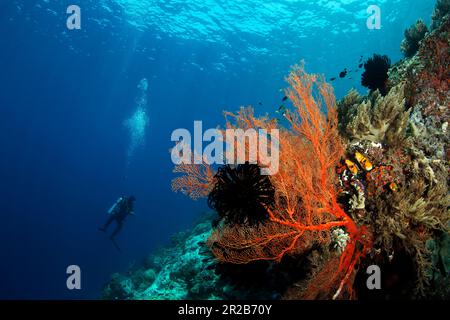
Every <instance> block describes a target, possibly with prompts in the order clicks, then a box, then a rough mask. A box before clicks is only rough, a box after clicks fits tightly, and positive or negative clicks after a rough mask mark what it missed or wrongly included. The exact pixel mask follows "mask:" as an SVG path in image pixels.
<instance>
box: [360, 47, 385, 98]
mask: <svg viewBox="0 0 450 320" xmlns="http://www.w3.org/2000/svg"><path fill="white" fill-rule="evenodd" d="M390 67H391V59H389V57H388V56H386V55H384V56H382V55H379V54H374V55H373V57H372V58H369V59H368V60H367V61H366V62H365V63H364V69H365V71H364V73H363V74H362V78H361V84H362V85H363V86H364V87H366V88H369V89H370V90H372V91H374V90H377V89H378V90H380V93H381V94H382V95H383V96H384V95H386V82H387V80H388V71H389V68H390Z"/></svg>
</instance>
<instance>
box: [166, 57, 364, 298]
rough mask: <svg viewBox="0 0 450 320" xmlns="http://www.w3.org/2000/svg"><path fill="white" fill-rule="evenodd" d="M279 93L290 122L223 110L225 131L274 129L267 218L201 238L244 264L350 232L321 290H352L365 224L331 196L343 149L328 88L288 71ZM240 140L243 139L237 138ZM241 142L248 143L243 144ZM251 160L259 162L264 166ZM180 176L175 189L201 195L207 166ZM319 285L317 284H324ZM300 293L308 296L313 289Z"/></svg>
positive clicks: (208, 176) (225, 258) (223, 257)
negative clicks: (274, 164)
mask: <svg viewBox="0 0 450 320" xmlns="http://www.w3.org/2000/svg"><path fill="white" fill-rule="evenodd" d="M287 81H288V83H289V84H290V88H289V89H288V90H287V92H286V94H287V96H288V97H289V98H290V100H291V102H292V104H293V107H294V108H293V109H292V110H290V111H287V112H286V115H285V117H286V119H287V121H288V123H289V124H290V126H289V128H287V129H285V128H281V127H279V125H278V123H277V122H276V121H275V120H273V119H269V118H268V117H267V116H266V117H261V118H257V117H255V116H254V113H253V110H252V109H251V108H242V109H241V110H240V111H239V112H238V113H236V114H233V113H228V112H227V113H225V115H226V117H227V118H232V119H233V120H234V122H231V121H227V129H231V128H239V129H243V130H246V129H249V128H253V129H266V130H267V131H269V130H271V129H279V131H280V134H279V157H280V161H279V162H280V165H279V170H278V172H277V173H276V174H274V175H272V176H270V181H271V183H272V185H273V186H274V189H275V203H274V205H273V206H271V208H267V212H268V216H269V218H268V219H267V221H265V222H263V223H261V224H257V225H247V224H242V225H236V224H235V225H230V224H221V225H219V226H218V227H217V228H216V229H215V230H214V231H213V233H212V235H211V236H210V238H209V240H208V245H209V246H210V248H211V250H212V252H213V254H214V255H215V256H216V258H217V259H218V260H219V261H221V262H228V263H235V264H245V263H249V262H252V261H256V260H275V261H280V260H281V259H282V258H283V257H284V256H285V255H287V254H295V253H302V252H305V251H306V250H308V249H310V248H311V247H312V246H313V245H315V244H319V245H328V244H329V243H330V241H331V232H332V230H333V229H334V228H338V227H339V228H343V229H345V230H346V232H347V233H348V235H349V237H350V241H349V242H348V244H347V246H346V248H345V250H344V252H343V253H342V255H341V256H340V258H339V265H338V266H336V268H335V271H334V273H333V272H332V273H329V272H326V274H327V276H329V278H328V279H327V280H326V281H325V279H322V280H321V282H322V283H326V284H327V287H328V288H325V290H328V291H329V292H330V293H331V294H333V295H334V298H337V297H339V295H340V294H341V292H344V291H346V292H349V291H351V282H352V279H353V275H354V267H355V266H356V264H357V263H358V261H359V259H360V257H362V256H363V255H364V254H365V252H366V251H367V249H368V248H369V247H370V242H369V235H368V234H367V231H366V229H365V228H358V227H357V226H356V225H355V223H354V222H353V220H352V219H351V218H350V217H349V216H348V215H347V214H346V213H345V212H344V210H343V209H342V208H341V207H340V205H339V204H338V202H337V192H336V188H335V182H336V175H335V167H336V165H337V164H338V162H339V161H340V159H341V157H342V156H343V154H344V146H343V144H342V141H341V139H340V137H339V134H338V126H337V112H336V102H335V97H334V94H333V89H332V87H331V86H330V85H328V84H327V83H325V81H324V80H323V79H322V78H321V77H319V76H317V75H310V74H307V73H306V72H305V71H304V67H303V65H301V66H296V67H294V68H293V69H292V71H291V73H290V75H289V76H288V78H287ZM244 143H245V142H244ZM244 147H247V146H244ZM261 162H264V159H261V158H258V164H260V165H264V163H261ZM175 170H176V171H177V172H184V173H186V174H187V176H184V177H179V178H177V179H176V180H175V181H174V184H173V187H174V190H184V191H185V193H187V194H188V195H190V196H191V197H193V198H197V197H200V196H206V195H207V194H208V192H209V191H210V190H211V189H210V188H212V187H213V186H212V184H213V183H214V176H213V172H212V170H211V168H209V167H208V166H205V165H203V166H200V167H197V168H195V166H179V167H177V168H176V169H175ZM319 274H320V275H323V274H324V273H319ZM323 289H324V288H322V290H323ZM310 290H311V292H309V294H308V295H305V297H313V296H314V293H313V292H312V291H314V290H315V289H312V287H311V289H310Z"/></svg>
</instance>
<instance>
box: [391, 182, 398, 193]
mask: <svg viewBox="0 0 450 320" xmlns="http://www.w3.org/2000/svg"><path fill="white" fill-rule="evenodd" d="M389 189H391V190H392V191H394V192H395V191H397V190H398V185H397V184H396V183H395V182H391V183H389Z"/></svg>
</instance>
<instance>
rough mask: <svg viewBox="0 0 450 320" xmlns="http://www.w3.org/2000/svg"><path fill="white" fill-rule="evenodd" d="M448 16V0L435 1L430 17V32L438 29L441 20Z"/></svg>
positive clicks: (449, 11)
mask: <svg viewBox="0 0 450 320" xmlns="http://www.w3.org/2000/svg"><path fill="white" fill-rule="evenodd" d="M448 14H450V0H437V2H436V6H435V8H434V12H433V16H432V17H431V19H432V23H431V30H434V29H436V28H438V27H439V25H440V24H441V21H442V19H443V18H444V17H445V16H446V15H448Z"/></svg>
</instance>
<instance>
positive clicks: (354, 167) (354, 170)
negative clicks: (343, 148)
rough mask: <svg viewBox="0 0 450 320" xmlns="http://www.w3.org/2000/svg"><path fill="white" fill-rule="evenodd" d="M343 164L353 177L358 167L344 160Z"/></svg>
mask: <svg viewBox="0 0 450 320" xmlns="http://www.w3.org/2000/svg"><path fill="white" fill-rule="evenodd" d="M345 164H346V165H347V168H348V170H350V172H351V173H352V174H353V175H357V174H358V167H357V166H356V164H355V163H354V162H353V161H351V160H348V159H347V160H345Z"/></svg>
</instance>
